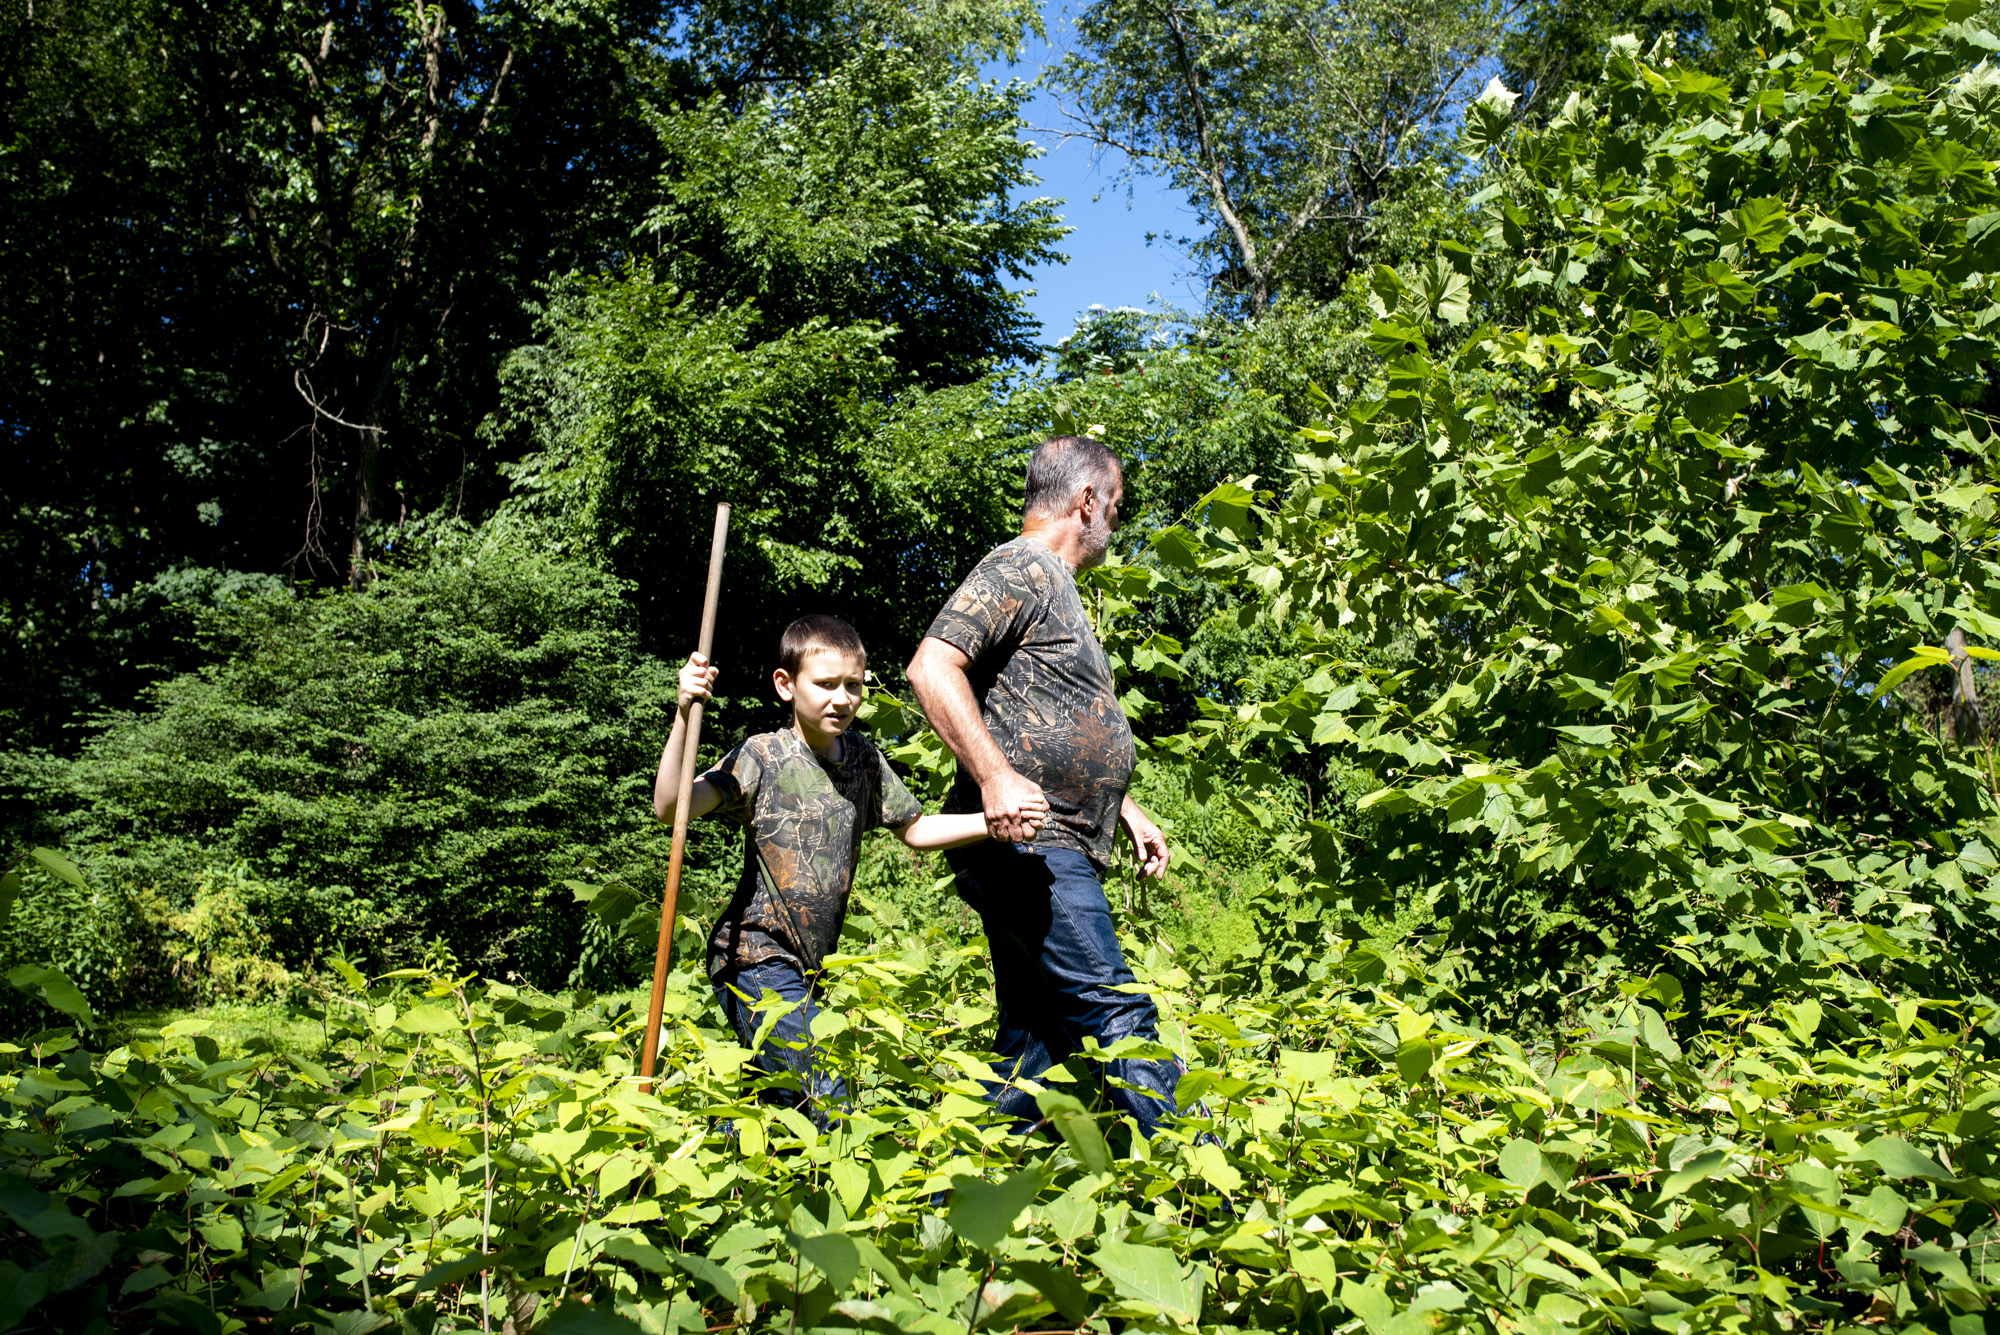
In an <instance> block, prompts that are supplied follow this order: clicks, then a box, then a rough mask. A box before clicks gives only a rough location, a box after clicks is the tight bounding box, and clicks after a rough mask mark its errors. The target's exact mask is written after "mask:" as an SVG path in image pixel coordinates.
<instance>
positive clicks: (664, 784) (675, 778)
mask: <svg viewBox="0 0 2000 1335" xmlns="http://www.w3.org/2000/svg"><path fill="white" fill-rule="evenodd" d="M715 673H716V669H714V668H713V667H710V666H709V664H708V660H707V659H705V658H703V657H702V656H701V655H700V654H689V655H688V661H687V662H686V664H684V665H683V666H682V668H681V677H680V698H679V700H678V701H677V702H676V704H675V708H674V730H673V732H672V733H670V734H669V735H668V737H667V745H666V749H665V750H663V751H661V752H660V772H659V773H658V774H657V775H655V776H654V777H653V815H654V817H655V818H657V819H659V820H672V819H673V815H674V804H675V802H676V801H677V800H678V799H679V797H680V791H681V760H682V757H683V756H685V755H686V754H687V715H688V706H689V705H690V704H692V703H693V702H694V701H696V700H706V699H708V698H709V688H710V687H711V686H713V685H714V684H715ZM721 800H722V794H721V793H719V792H717V791H716V787H715V785H714V784H712V783H710V782H709V781H708V780H707V779H696V780H695V781H694V794H693V796H692V797H691V798H690V799H689V801H688V819H689V820H697V819H699V818H700V817H702V816H706V815H707V814H708V813H709V812H711V811H713V810H715V806H716V803H718V802H720V801H721Z"/></svg>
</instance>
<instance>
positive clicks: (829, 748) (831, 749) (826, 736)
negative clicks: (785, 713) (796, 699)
mask: <svg viewBox="0 0 2000 1335" xmlns="http://www.w3.org/2000/svg"><path fill="white" fill-rule="evenodd" d="M792 736H794V737H796V738H798V739H799V740H800V741H802V742H804V743H805V744H806V746H807V747H808V748H809V749H810V750H811V751H812V753H813V754H814V755H816V756H819V757H821V758H822V759H826V760H832V761H838V760H839V759H840V744H841V740H842V738H843V737H845V736H846V734H845V733H838V732H836V733H824V732H815V731H814V730H813V729H811V728H808V727H806V726H805V725H804V724H802V723H800V722H799V720H798V718H797V716H796V715H795V716H794V717H793V718H792Z"/></svg>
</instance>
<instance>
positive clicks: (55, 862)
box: [28, 848, 89, 890]
mask: <svg viewBox="0 0 2000 1335" xmlns="http://www.w3.org/2000/svg"><path fill="white" fill-rule="evenodd" d="M28 856H29V857H31V858H33V859H34V860H35V861H37V862H39V863H41V864H42V866H43V867H45V868H46V869H47V870H48V871H49V873H50V874H51V875H53V876H55V877H57V878H59V879H61V880H64V881H68V882H69V883H70V884H71V885H73V886H75V887H76V888H77V889H79V890H85V889H88V888H89V887H88V886H86V885H85V884H84V883H83V873H82V872H80V871H78V870H77V869H76V864H75V863H73V862H71V861H70V860H69V859H68V858H66V857H64V856H63V855H62V854H60V853H58V852H56V851H55V850H54V849H50V848H31V849H29V850H28Z"/></svg>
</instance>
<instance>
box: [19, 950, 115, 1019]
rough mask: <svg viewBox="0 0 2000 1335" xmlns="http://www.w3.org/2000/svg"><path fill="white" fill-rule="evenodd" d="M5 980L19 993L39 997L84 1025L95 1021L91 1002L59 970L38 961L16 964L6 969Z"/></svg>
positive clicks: (54, 1008)
mask: <svg viewBox="0 0 2000 1335" xmlns="http://www.w3.org/2000/svg"><path fill="white" fill-rule="evenodd" d="M7 981H8V983H9V984H11V985H12V986H13V987H15V988H16V989H18V990H20V991H22V992H29V993H33V994H34V995H35V996H38V997H40V998H41V999H42V1000H43V1001H44V1002H46V1003H47V1004H48V1006H49V1007H50V1009H52V1010H55V1011H59V1012H61V1013H62V1014H64V1015H67V1016H68V1017H69V1018H70V1019H72V1020H74V1021H76V1022H77V1023H78V1024H80V1025H84V1026H86V1027H87V1026H89V1025H91V1024H93V1023H95V1017H94V1016H93V1014H92V1012H91V1009H90V1003H89V1002H88V1001H86V1000H84V997H83V993H82V992H81V991H79V990H78V989H77V986H76V984H75V983H72V982H71V981H70V980H69V979H68V978H67V977H65V976H64V975H63V974H62V973H61V972H60V971H58V970H55V969H45V968H43V967H42V966H41V965H39V964H17V965H15V966H14V967H13V968H11V969H9V970H8V971H7Z"/></svg>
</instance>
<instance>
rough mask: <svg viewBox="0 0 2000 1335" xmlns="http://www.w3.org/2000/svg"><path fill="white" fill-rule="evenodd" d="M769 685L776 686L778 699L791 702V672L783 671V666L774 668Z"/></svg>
mask: <svg viewBox="0 0 2000 1335" xmlns="http://www.w3.org/2000/svg"><path fill="white" fill-rule="evenodd" d="M771 685H773V686H775V687H777V688H778V698H779V699H780V700H783V701H785V702H786V703H787V704H789V703H790V702H791V699H792V674H791V673H789V672H787V671H785V670H784V669H783V668H778V669H776V670H775V671H773V672H772V673H771Z"/></svg>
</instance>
